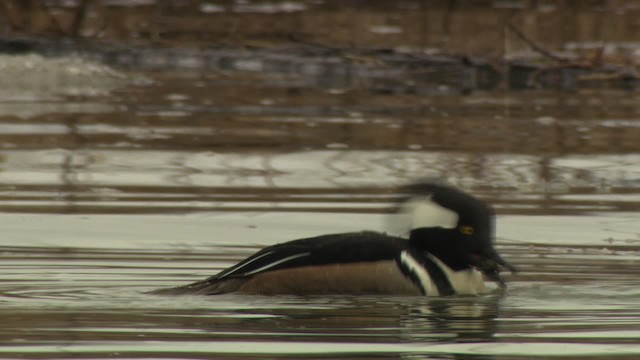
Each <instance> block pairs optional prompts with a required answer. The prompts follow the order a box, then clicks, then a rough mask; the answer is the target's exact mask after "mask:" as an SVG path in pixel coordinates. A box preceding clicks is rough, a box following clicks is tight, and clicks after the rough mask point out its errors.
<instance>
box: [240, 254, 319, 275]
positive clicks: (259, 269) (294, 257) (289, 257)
mask: <svg viewBox="0 0 640 360" xmlns="http://www.w3.org/2000/svg"><path fill="white" fill-rule="evenodd" d="M309 254H311V253H308V252H305V253H301V254H295V255H291V256H288V257H286V258H284V259H280V260H278V261H276V262H272V263H271V264H269V265H265V266H263V267H261V268H258V269H255V270H253V271H249V272H248V273H246V274H245V275H253V274H255V273H259V272H261V271H264V270H267V269H270V268H272V267H274V266H278V265H280V264H282V263H285V262H287V261H289V260H293V259H297V258H301V257H303V256H309Z"/></svg>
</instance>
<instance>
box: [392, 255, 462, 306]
mask: <svg viewBox="0 0 640 360" xmlns="http://www.w3.org/2000/svg"><path fill="white" fill-rule="evenodd" d="M406 251H407V253H408V254H409V256H411V257H412V258H414V259H415V260H416V261H417V262H418V263H419V264H420V265H421V266H422V267H423V268H424V269H425V270H426V272H427V274H429V277H430V278H431V281H433V283H434V285H435V286H436V288H437V289H438V293H440V295H442V296H448V295H453V294H455V293H456V291H455V290H454V289H453V286H452V285H451V282H450V281H449V278H448V277H447V274H445V272H444V270H442V269H441V268H440V266H438V264H436V262H435V261H433V260H432V259H431V258H429V256H428V253H426V252H420V251H415V250H406ZM397 263H398V266H399V267H400V269H401V270H402V272H403V273H404V274H405V276H407V277H408V278H409V279H411V281H413V283H414V284H416V285H417V286H418V287H419V288H420V291H421V292H422V294H423V295H428V294H427V293H426V289H425V288H424V284H422V282H421V281H420V278H419V277H418V274H416V273H414V272H413V271H412V270H411V269H410V268H408V267H407V265H405V264H404V263H403V262H402V261H401V260H400V257H398V258H397Z"/></svg>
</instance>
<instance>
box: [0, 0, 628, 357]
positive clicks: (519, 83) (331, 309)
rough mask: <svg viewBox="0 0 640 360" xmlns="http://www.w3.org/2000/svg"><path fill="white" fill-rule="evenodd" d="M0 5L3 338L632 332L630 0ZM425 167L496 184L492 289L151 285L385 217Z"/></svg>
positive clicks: (242, 340) (146, 348) (444, 353)
mask: <svg viewBox="0 0 640 360" xmlns="http://www.w3.org/2000/svg"><path fill="white" fill-rule="evenodd" d="M0 29H1V31H0V228H1V229H2V232H1V233H2V235H1V236H0V318H2V321H0V344H1V345H2V346H0V356H7V357H12V358H16V357H19V358H45V357H46V358H52V357H55V358H61V357H74V358H83V357H84V358H96V357H127V358H134V357H144V356H153V357H172V358H177V357H185V358H186V357H188V358H203V357H209V358H210V357H215V358H223V357H233V358H235V359H238V358H247V359H249V358H253V359H255V358H265V357H269V358H288V359H291V358H305V359H306V358H308V356H316V357H322V358H332V359H335V358H353V357H354V356H364V357H367V358H394V359H397V358H416V356H418V357H420V358H423V357H425V358H426V357H428V356H435V357H437V358H447V359H468V358H469V356H474V359H483V360H484V359H493V360H500V359H502V360H506V359H531V358H544V359H555V358H558V359H560V358H562V359H564V358H566V357H567V356H568V357H574V358H584V357H589V358H590V359H612V358H614V357H615V358H616V359H622V358H624V359H635V358H637V354H639V353H640V346H639V345H638V344H637V339H638V338H639V337H640V320H638V319H640V307H638V299H639V298H640V283H639V280H638V277H637V273H638V264H637V259H638V256H640V228H639V225H638V224H639V223H640V222H639V221H638V220H639V219H638V210H639V209H640V87H639V84H640V77H639V71H638V70H639V68H640V1H638V0H599V1H589V0H587V1H578V0H556V1H551V0H548V1H545V0H492V1H489V0H487V1H484V0H477V1H464V0H457V1H456V0H413V1H410V0H397V1H375V0H370V1H365V0H299V1H296V0H289V1H276V0H262V1H259V0H220V1H213V0H211V1H206V0H155V1H154V0H129V1H127V0H0ZM422 178H439V179H443V180H446V181H448V182H450V183H452V184H454V185H456V186H458V187H460V188H462V189H464V190H466V191H469V192H471V193H473V194H475V195H477V196H479V197H481V198H482V199H485V200H487V201H488V202H490V203H491V204H493V205H494V206H495V208H496V210H497V213H498V217H497V248H498V250H499V251H500V253H501V254H502V255H503V256H504V257H505V258H506V259H507V260H508V261H509V262H510V263H513V264H514V265H515V266H516V267H517V268H518V269H519V270H520V272H519V273H518V274H517V275H512V276H509V275H507V282H508V283H509V287H508V290H507V292H506V293H504V294H495V293H492V294H487V295H486V296H480V297H472V298H467V297H458V298H446V299H435V300H425V299H421V298H413V299H403V298H380V297H369V298H367V297H363V298H359V297H358V298H355V297H326V298H324V297H318V298H313V299H307V298H290V297H281V298H268V299H264V298H254V297H242V296H235V297H234V296H230V297H218V298H215V299H210V298H200V297H193V298H171V297H160V296H155V297H154V296H151V295H146V294H144V291H146V290H152V289H157V288H161V287H170V286H177V285H183V284H186V283H189V282H193V281H196V280H201V279H203V278H205V277H207V276H211V275H213V274H215V273H217V272H218V271H220V270H221V269H224V268H226V267H228V266H231V265H232V264H234V263H235V262H237V261H239V260H241V259H242V258H244V257H246V256H248V255H250V254H251V253H253V252H255V251H257V250H258V249H260V248H262V247H264V246H267V245H271V244H274V243H277V242H282V241H287V240H292V239H296V238H301V237H307V236H314V235H320V234H327V233H335V232H346V231H360V230H363V229H370V230H381V231H385V230H389V229H390V228H392V227H393V225H394V224H393V222H394V221H393V219H392V218H390V217H388V216H387V214H388V213H389V212H391V210H392V209H393V208H394V206H395V204H396V202H397V201H398V199H400V198H401V197H402V194H399V193H398V189H399V187H400V186H402V185H404V184H406V183H407V182H410V181H413V180H415V179H422ZM405 230H406V229H405Z"/></svg>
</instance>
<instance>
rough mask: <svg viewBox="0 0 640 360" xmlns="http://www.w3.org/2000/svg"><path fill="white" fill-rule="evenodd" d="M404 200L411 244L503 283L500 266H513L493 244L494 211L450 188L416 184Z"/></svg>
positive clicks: (479, 201)
mask: <svg viewBox="0 0 640 360" xmlns="http://www.w3.org/2000/svg"><path fill="white" fill-rule="evenodd" d="M408 190H409V193H410V194H411V196H410V197H409V198H408V199H407V201H406V202H405V203H404V206H403V209H404V212H405V214H404V216H407V217H409V218H408V220H409V224H410V225H409V226H410V229H411V232H410V238H409V242H410V244H411V246H413V247H415V248H418V249H421V250H424V251H427V252H429V253H431V254H433V255H435V256H436V257H438V258H439V259H440V260H442V261H443V262H444V263H445V264H447V265H448V266H449V267H450V268H452V269H453V270H462V269H466V268H469V267H475V268H477V269H478V270H480V271H481V272H482V273H484V274H485V275H486V276H487V277H489V278H490V279H492V280H494V281H496V282H498V283H499V284H500V285H504V282H503V281H502V280H501V279H500V266H502V267H504V268H506V269H508V270H509V271H512V272H514V271H515V268H514V267H513V266H511V265H510V264H509V263H507V262H506V261H505V260H504V259H502V258H501V257H500V255H498V253H497V252H496V250H495V248H494V247H493V238H494V228H495V226H494V211H493V209H492V208H491V206H489V205H488V204H486V203H485V202H483V201H481V200H480V199H477V198H475V197H473V196H471V195H469V194H467V193H464V192H462V191H460V190H458V189H455V188H453V187H450V186H447V185H443V184H438V183H432V182H428V183H419V184H414V185H410V186H409V187H408Z"/></svg>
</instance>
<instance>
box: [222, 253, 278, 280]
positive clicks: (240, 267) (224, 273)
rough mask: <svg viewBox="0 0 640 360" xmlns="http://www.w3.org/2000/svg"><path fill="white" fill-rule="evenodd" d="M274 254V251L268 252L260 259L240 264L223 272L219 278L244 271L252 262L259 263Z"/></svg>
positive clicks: (259, 257)
mask: <svg viewBox="0 0 640 360" xmlns="http://www.w3.org/2000/svg"><path fill="white" fill-rule="evenodd" d="M273 253H274V251H269V252H266V253H264V254H262V255H260V256H258V257H256V258H255V259H251V260H250V261H247V262H246V263H240V264H238V265H236V266H234V267H231V268H229V269H227V270H226V271H224V272H222V273H221V274H220V275H218V276H219V277H225V276H228V275H230V274H232V273H234V272H237V271H238V270H240V269H242V268H244V267H246V266H247V265H249V264H251V263H252V262H254V261H257V260H260V259H262V258H263V257H265V256H269V255H271V254H273Z"/></svg>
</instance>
